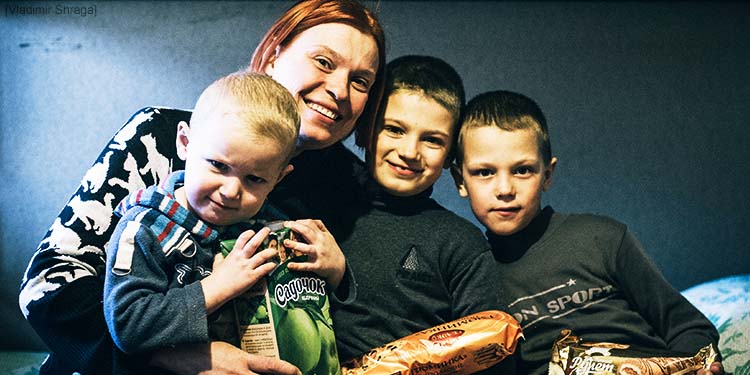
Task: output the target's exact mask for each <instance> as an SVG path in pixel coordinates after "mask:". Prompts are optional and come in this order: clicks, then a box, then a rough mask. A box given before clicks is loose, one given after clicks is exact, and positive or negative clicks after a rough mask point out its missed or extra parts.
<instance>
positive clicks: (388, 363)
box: [342, 310, 522, 375]
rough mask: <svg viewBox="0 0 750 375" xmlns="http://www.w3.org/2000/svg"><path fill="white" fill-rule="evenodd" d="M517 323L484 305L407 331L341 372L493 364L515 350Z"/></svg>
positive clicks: (467, 368)
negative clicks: (454, 318)
mask: <svg viewBox="0 0 750 375" xmlns="http://www.w3.org/2000/svg"><path fill="white" fill-rule="evenodd" d="M519 337H522V334H521V327H520V325H519V324H518V322H517V321H516V320H515V319H513V317H511V316H510V315H508V314H506V313H504V312H502V311H497V310H488V311H483V312H479V313H476V314H472V315H468V316H466V317H463V318H461V319H456V320H454V321H451V322H448V323H445V324H441V325H439V326H435V327H432V328H429V329H425V330H423V331H420V332H417V333H414V334H411V335H409V336H406V337H403V338H401V339H398V340H396V341H393V342H390V343H388V344H386V345H383V346H380V347H377V348H375V349H372V350H371V351H370V352H368V353H367V354H365V355H364V356H362V357H361V358H357V359H355V360H352V361H348V362H346V363H344V364H343V365H342V366H343V369H342V373H343V374H345V375H417V374H435V375H437V374H440V375H464V374H472V373H475V372H477V371H480V370H483V369H486V368H488V367H491V366H493V365H495V364H497V363H498V362H500V361H502V360H503V359H505V358H506V357H507V356H508V355H510V354H512V353H513V352H514V351H515V350H516V343H517V341H518V338H519Z"/></svg>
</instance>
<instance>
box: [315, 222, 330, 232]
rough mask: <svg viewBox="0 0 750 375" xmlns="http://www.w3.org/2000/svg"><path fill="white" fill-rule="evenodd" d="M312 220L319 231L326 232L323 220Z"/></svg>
mask: <svg viewBox="0 0 750 375" xmlns="http://www.w3.org/2000/svg"><path fill="white" fill-rule="evenodd" d="M312 222H313V224H315V226H317V227H318V229H320V230H321V231H323V232H328V228H326V226H325V224H323V221H322V220H318V219H313V220H312Z"/></svg>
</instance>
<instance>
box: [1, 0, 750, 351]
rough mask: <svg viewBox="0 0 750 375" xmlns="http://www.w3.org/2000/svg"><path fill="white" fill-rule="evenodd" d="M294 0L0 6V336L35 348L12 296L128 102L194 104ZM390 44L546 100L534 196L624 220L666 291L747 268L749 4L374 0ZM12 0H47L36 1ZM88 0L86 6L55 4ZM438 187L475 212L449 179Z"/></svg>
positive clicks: (469, 78) (471, 85)
mask: <svg viewBox="0 0 750 375" xmlns="http://www.w3.org/2000/svg"><path fill="white" fill-rule="evenodd" d="M289 4H290V3H286V2H241V3H216V2H211V3H201V2H186V3H169V2H156V3H146V2H90V3H86V2H74V3H54V2H50V3H2V4H0V7H2V10H0V12H2V13H0V35H2V37H0V126H1V129H2V130H0V160H2V163H0V178H1V179H2V181H3V182H4V186H3V195H4V199H1V200H0V267H2V269H0V284H1V285H2V287H0V321H2V322H3V325H4V327H13V329H12V330H10V331H5V332H4V338H3V340H1V344H0V345H2V346H1V347H0V348H6V349H7V348H17V349H19V348H42V346H41V343H40V342H39V340H38V339H36V337H35V336H34V335H33V332H32V331H31V330H30V329H29V328H27V326H26V323H25V321H24V320H23V318H22V316H21V314H20V312H19V309H18V306H17V302H16V300H17V290H18V284H19V282H20V279H21V275H22V273H23V271H24V269H25V267H26V265H27V263H28V260H29V258H30V257H31V255H32V253H33V251H34V249H35V248H36V245H37V243H38V242H39V240H40V239H41V237H42V236H43V235H44V233H45V231H46V230H47V227H48V226H49V225H50V224H51V223H52V219H53V218H54V217H55V216H56V215H57V214H58V212H59V210H60V209H61V208H62V206H63V205H64V204H65V202H66V200H67V199H68V198H69V196H70V194H72V193H73V191H74V190H75V188H76V187H77V186H78V183H79V181H80V179H81V177H83V173H84V171H85V170H86V169H87V168H88V167H89V166H90V164H91V163H92V162H93V161H94V159H95V158H96V156H97V155H98V153H99V151H100V150H101V148H102V147H103V145H104V144H105V143H106V141H107V140H108V139H109V138H110V137H111V136H112V134H113V133H114V131H115V130H116V129H117V128H119V127H120V126H121V125H122V124H123V123H124V121H125V120H127V119H128V118H129V116H130V115H131V114H132V113H133V112H134V111H136V110H137V109H139V108H141V107H143V106H146V105H166V106H174V107H182V108H190V107H192V105H193V103H194V100H195V98H196V97H197V95H198V94H199V93H200V91H201V90H202V89H203V87H204V86H205V85H207V84H208V83H209V82H211V81H213V80H214V79H215V78H217V77H218V76H220V75H222V74H225V73H228V72H230V71H233V70H236V69H238V68H240V67H241V66H243V65H244V64H245V63H246V62H247V61H248V60H249V58H250V55H251V53H252V51H253V49H254V48H255V45H256V43H257V42H258V41H259V40H260V37H261V36H262V34H263V33H264V32H265V30H266V29H267V28H268V27H269V26H270V24H271V23H272V22H273V20H274V19H275V17H277V16H278V15H279V14H281V12H283V10H284V9H286V8H287V7H288V6H289ZM368 4H370V5H373V6H377V7H378V8H379V14H380V18H381V21H382V23H383V25H384V27H385V29H386V32H387V35H388V38H389V39H388V44H389V48H388V54H389V59H390V58H393V57H396V56H400V55H403V54H409V53H416V54H431V55H436V56H439V57H442V58H444V59H446V60H447V61H448V62H450V63H451V64H453V65H454V66H455V67H456V68H457V70H458V71H459V72H460V73H461V74H462V75H463V77H464V82H465V84H466V88H467V93H468V95H469V96H473V95H475V94H478V93H480V92H483V91H487V90H494V89H500V88H503V89H510V90H515V91H519V92H522V93H525V94H527V95H529V96H531V97H532V98H535V99H536V100H537V101H538V102H539V104H540V105H541V106H542V108H543V109H544V110H545V112H546V114H547V117H548V120H549V123H550V126H551V132H552V142H553V151H554V153H555V154H556V155H557V156H558V157H559V159H560V162H559V164H558V169H557V174H556V180H555V182H554V185H553V188H552V191H551V192H550V193H549V194H548V196H547V198H546V202H548V203H550V204H552V205H553V206H554V207H555V208H557V209H558V210H562V211H573V212H581V211H588V212H595V213H600V214H605V215H609V216H612V217H615V218H617V219H620V220H621V221H624V222H626V223H628V224H629V225H630V228H631V229H632V230H633V231H634V232H635V233H636V235H637V236H638V237H639V238H640V240H641V242H642V243H643V244H644V246H645V247H646V248H647V250H648V252H649V253H650V255H651V256H652V257H653V258H654V260H655V261H656V263H657V264H658V265H659V267H660V268H661V269H662V270H663V271H664V273H665V275H666V276H667V278H668V279H669V280H670V281H671V282H672V283H673V284H674V285H675V286H676V287H677V288H679V289H684V288H686V287H689V286H691V285H694V284H697V283H700V282H702V281H705V280H709V279H713V278H717V277H721V276H724V275H730V274H737V273H748V272H750V255H748V252H747V248H748V246H747V243H750V223H749V221H748V217H747V214H748V213H750V210H749V208H750V203H748V200H747V199H745V197H744V194H743V193H744V192H745V189H746V188H747V187H748V186H750V177H749V176H750V167H748V163H747V162H746V159H748V156H750V152H749V151H748V136H750V129H749V127H748V124H747V120H746V119H747V118H748V117H750V108H749V106H748V103H750V73H748V70H749V69H748V68H750V65H749V64H748V61H750V37H749V36H748V35H750V28H749V27H748V26H749V25H748V17H747V15H748V14H750V12H748V11H749V10H750V7H748V6H747V5H744V4H741V3H727V4H722V3H688V2H679V3H670V2H657V3H643V4H642V3H633V2H626V3H597V2H582V3H563V2H560V3H557V2H531V3H509V2H503V3H500V2H468V3H467V2H461V3H458V2H450V1H437V2H429V1H419V2H396V1H383V2H380V3H379V4H375V3H372V2H370V3H368ZM15 5H22V6H23V5H26V6H28V5H34V6H51V7H52V9H51V11H50V14H47V15H20V14H18V13H16V14H13V11H12V10H13V7H14V6H15ZM57 5H60V6H69V7H70V6H93V5H95V6H96V15H95V16H94V15H88V16H86V17H82V16H78V15H73V14H67V15H66V14H55V13H56V10H57V9H56V6H57ZM444 177H445V178H443V179H441V181H440V182H439V186H438V187H437V192H436V196H437V198H438V200H440V201H441V202H443V203H444V204H445V205H446V206H448V207H449V208H451V209H454V210H456V211H458V212H459V213H460V214H461V215H463V216H466V217H468V218H471V219H472V220H473V217H472V216H471V212H470V211H469V209H468V205H467V204H466V202H464V201H462V200H461V199H460V198H458V196H457V194H456V193H455V191H454V188H453V186H452V183H451V182H450V180H449V179H448V178H447V176H444Z"/></svg>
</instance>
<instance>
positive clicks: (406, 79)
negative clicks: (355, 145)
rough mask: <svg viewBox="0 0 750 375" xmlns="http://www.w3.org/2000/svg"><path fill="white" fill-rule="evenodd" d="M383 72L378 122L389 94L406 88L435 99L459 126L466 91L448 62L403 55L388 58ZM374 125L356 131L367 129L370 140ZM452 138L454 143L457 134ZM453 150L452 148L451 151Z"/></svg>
mask: <svg viewBox="0 0 750 375" xmlns="http://www.w3.org/2000/svg"><path fill="white" fill-rule="evenodd" d="M385 71H386V74H385V78H386V79H385V91H384V94H383V104H382V105H381V106H380V116H378V121H380V120H382V118H383V114H384V113H385V109H386V107H387V102H388V97H389V96H390V95H392V94H393V93H396V92H398V91H405V92H414V93H417V94H420V95H423V96H424V97H426V98H429V99H432V100H434V101H435V102H437V103H438V104H440V105H441V106H442V107H443V108H445V109H446V110H447V111H448V112H449V113H450V114H451V116H452V117H453V126H454V127H455V126H457V125H458V123H459V122H460V120H461V115H462V113H463V110H464V107H465V104H466V94H465V93H464V84H463V80H462V79H461V76H460V75H459V74H458V72H456V70H455V69H454V68H453V67H452V66H450V64H448V63H447V62H445V61H444V60H442V59H439V58H437V57H432V56H419V55H406V56H401V57H398V58H396V59H393V60H391V61H390V62H389V63H388V65H386V68H385ZM375 128H376V124H370V125H369V129H364V127H361V128H358V129H357V131H358V132H360V131H364V132H369V133H370V136H369V138H368V139H370V141H372V140H373V139H374V137H375V132H376V131H377V130H376V129H375ZM453 138H454V139H453V144H454V145H455V140H456V137H455V136H454V137H453ZM454 149H455V147H452V148H451V152H452V151H453V150H454Z"/></svg>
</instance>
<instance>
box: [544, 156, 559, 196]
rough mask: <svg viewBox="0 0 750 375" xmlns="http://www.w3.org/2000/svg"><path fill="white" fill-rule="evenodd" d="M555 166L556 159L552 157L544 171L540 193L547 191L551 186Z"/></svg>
mask: <svg viewBox="0 0 750 375" xmlns="http://www.w3.org/2000/svg"><path fill="white" fill-rule="evenodd" d="M556 165H557V158H556V157H552V160H550V162H549V165H548V166H547V168H545V170H544V182H543V183H542V191H547V190H548V189H549V188H550V186H552V176H553V175H554V174H555V166H556Z"/></svg>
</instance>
